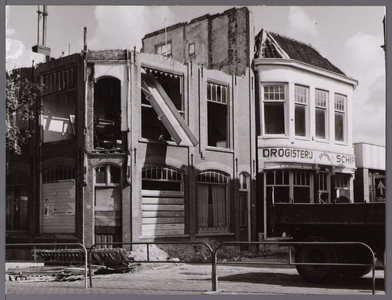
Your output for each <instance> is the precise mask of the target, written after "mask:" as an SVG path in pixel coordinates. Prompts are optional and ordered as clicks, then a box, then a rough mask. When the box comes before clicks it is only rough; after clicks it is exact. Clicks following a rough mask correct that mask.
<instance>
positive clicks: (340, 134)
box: [335, 94, 346, 142]
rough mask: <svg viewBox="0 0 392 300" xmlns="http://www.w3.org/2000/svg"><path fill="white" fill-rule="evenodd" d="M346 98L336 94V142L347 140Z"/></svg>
mask: <svg viewBox="0 0 392 300" xmlns="http://www.w3.org/2000/svg"><path fill="white" fill-rule="evenodd" d="M345 112H346V97H345V96H342V95H337V94H335V141H338V142H344V140H345V130H346V129H345V122H346V121H345V119H346V115H345Z"/></svg>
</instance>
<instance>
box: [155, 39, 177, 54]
mask: <svg viewBox="0 0 392 300" xmlns="http://www.w3.org/2000/svg"><path fill="white" fill-rule="evenodd" d="M165 45H167V46H169V45H170V50H169V51H168V52H169V53H167V54H166V55H165V54H162V49H163V47H164V46H165ZM159 49H161V51H160V53H159ZM172 51H173V45H172V41H171V40H168V41H167V42H161V43H158V44H156V45H155V54H157V55H162V56H165V57H173V52H172Z"/></svg>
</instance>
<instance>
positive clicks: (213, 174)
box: [196, 170, 230, 234]
mask: <svg viewBox="0 0 392 300" xmlns="http://www.w3.org/2000/svg"><path fill="white" fill-rule="evenodd" d="M205 175H210V177H209V178H207V177H204V178H206V179H205V180H202V176H205ZM211 178H214V180H215V181H214V180H210V181H208V179H211ZM216 180H217V181H218V182H216ZM219 181H224V182H219ZM196 182H197V186H198V188H197V191H198V192H197V193H198V196H197V207H198V213H197V229H198V234H203V233H217V234H219V233H229V231H230V175H228V174H226V173H223V172H220V171H217V170H206V171H202V172H200V173H199V174H198V175H197V177H196ZM200 185H204V186H205V185H208V186H210V185H219V186H225V206H226V208H225V214H226V215H225V220H226V224H225V226H212V227H208V221H207V227H200V211H199V207H200V205H201V204H200V198H199V197H200V194H199V186H200ZM208 193H209V192H208ZM207 205H209V203H208V200H207Z"/></svg>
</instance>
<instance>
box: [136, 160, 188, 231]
mask: <svg viewBox="0 0 392 300" xmlns="http://www.w3.org/2000/svg"><path fill="white" fill-rule="evenodd" d="M184 231H185V206H184V173H183V172H182V171H180V170H176V169H173V168H170V167H159V166H153V167H146V168H143V170H142V235H143V236H178V235H183V234H184Z"/></svg>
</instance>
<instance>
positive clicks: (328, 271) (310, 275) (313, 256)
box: [295, 237, 340, 283]
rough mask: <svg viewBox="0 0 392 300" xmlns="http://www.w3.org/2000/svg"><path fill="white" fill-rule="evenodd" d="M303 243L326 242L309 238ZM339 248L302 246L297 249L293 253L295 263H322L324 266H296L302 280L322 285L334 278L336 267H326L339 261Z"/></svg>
mask: <svg viewBox="0 0 392 300" xmlns="http://www.w3.org/2000/svg"><path fill="white" fill-rule="evenodd" d="M304 242H326V240H325V239H323V238H319V237H311V238H307V239H305V240H304ZM339 256H340V252H339V248H338V247H336V245H326V244H324V245H323V244H304V245H300V246H298V248H297V251H296V253H295V262H296V263H322V264H326V265H312V264H309V265H296V268H297V271H298V273H299V275H301V277H302V278H304V279H305V280H307V281H309V282H313V283H324V282H328V281H330V280H331V279H333V278H335V277H337V276H338V274H339V270H340V267H339V266H338V265H328V264H329V263H337V262H338V261H339Z"/></svg>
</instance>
